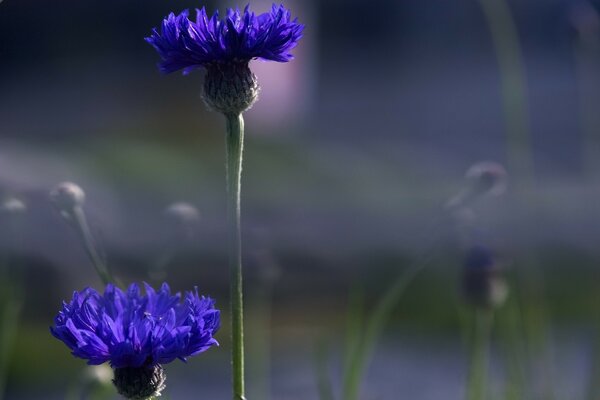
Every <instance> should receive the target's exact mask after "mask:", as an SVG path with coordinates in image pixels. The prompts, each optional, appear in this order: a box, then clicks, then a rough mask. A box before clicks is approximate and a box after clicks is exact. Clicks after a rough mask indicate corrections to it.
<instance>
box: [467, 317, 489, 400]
mask: <svg viewBox="0 0 600 400" xmlns="http://www.w3.org/2000/svg"><path fill="white" fill-rule="evenodd" d="M492 320H493V311H492V310H491V309H483V308H477V309H476V310H475V318H474V321H473V322H474V323H473V325H474V326H473V327H474V332H473V338H472V344H471V365H470V369H469V382H468V386H467V400H485V399H486V398H487V378H488V367H489V353H490V339H491V331H492Z"/></svg>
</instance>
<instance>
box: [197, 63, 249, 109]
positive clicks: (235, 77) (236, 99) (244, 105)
mask: <svg viewBox="0 0 600 400" xmlns="http://www.w3.org/2000/svg"><path fill="white" fill-rule="evenodd" d="M259 90H260V88H259V86H258V82H257V80H256V76H255V75H254V74H253V73H252V71H250V67H249V66H248V62H245V61H243V62H225V63H214V64H210V65H207V66H206V78H205V80H204V96H203V98H204V101H205V102H206V104H207V105H208V107H209V108H210V109H212V110H214V111H218V112H220V113H223V114H232V115H237V114H240V113H242V112H244V111H246V110H248V109H249V108H250V107H252V105H253V104H254V102H256V100H257V98H258V92H259Z"/></svg>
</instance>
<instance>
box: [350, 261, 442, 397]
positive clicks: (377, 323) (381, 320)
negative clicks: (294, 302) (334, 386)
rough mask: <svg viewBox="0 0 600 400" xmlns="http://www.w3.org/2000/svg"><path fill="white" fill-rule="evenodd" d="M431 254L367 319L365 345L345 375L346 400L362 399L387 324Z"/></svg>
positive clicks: (409, 271) (393, 287) (398, 280)
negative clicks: (365, 375)
mask: <svg viewBox="0 0 600 400" xmlns="http://www.w3.org/2000/svg"><path fill="white" fill-rule="evenodd" d="M430 256H431V255H423V256H422V257H419V258H418V259H417V260H415V262H414V263H413V264H411V265H410V266H409V267H408V268H407V269H406V270H405V271H404V272H403V273H402V274H400V275H399V276H398V278H396V280H395V281H394V282H393V283H392V285H391V286H390V287H389V288H388V290H387V291H386V292H385V294H384V295H383V296H382V297H381V298H380V299H379V301H378V303H377V305H376V306H375V309H374V311H373V313H372V314H371V316H370V318H369V319H368V320H367V326H366V328H365V334H364V338H363V342H362V345H361V346H359V347H358V348H357V350H356V351H355V352H354V354H352V355H351V357H352V358H351V359H350V360H349V361H348V366H347V370H346V373H345V376H344V381H345V382H344V400H356V399H358V397H359V392H360V384H361V380H362V379H361V378H362V375H363V373H364V370H365V368H366V366H367V363H368V360H369V356H370V355H371V353H372V352H373V349H374V347H375V345H376V344H377V339H378V338H379V336H380V334H381V332H382V331H383V328H384V327H385V324H386V323H387V322H388V320H389V319H390V316H391V314H392V312H393V311H394V307H395V306H396V305H397V304H398V302H399V301H400V299H401V298H402V295H403V294H404V291H405V290H406V288H407V287H408V285H409V284H410V283H411V282H412V281H413V280H414V278H415V277H416V276H417V275H418V274H419V272H420V271H421V270H422V269H423V267H424V266H425V265H427V262H428V261H429V257H430Z"/></svg>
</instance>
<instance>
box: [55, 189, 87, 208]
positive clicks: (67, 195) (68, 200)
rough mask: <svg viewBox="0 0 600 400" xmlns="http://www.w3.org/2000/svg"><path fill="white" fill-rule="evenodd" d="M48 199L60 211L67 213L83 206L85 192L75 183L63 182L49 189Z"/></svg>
mask: <svg viewBox="0 0 600 400" xmlns="http://www.w3.org/2000/svg"><path fill="white" fill-rule="evenodd" d="M50 200H51V201H52V203H53V204H54V206H55V207H56V208H57V209H58V210H59V211H60V212H61V213H69V212H71V211H72V210H73V209H75V208H76V207H81V206H83V203H84V202H85V192H84V191H83V189H81V187H79V186H78V185H77V184H75V183H72V182H63V183H59V184H58V185H56V186H55V187H54V188H53V189H52V190H51V191H50Z"/></svg>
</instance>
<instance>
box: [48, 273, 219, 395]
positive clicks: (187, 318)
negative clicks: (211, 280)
mask: <svg viewBox="0 0 600 400" xmlns="http://www.w3.org/2000/svg"><path fill="white" fill-rule="evenodd" d="M214 303H215V302H214V300H212V299H211V298H209V297H204V296H199V295H198V290H197V289H196V290H194V291H193V292H186V293H185V294H184V296H183V301H182V296H181V294H180V293H176V294H174V295H172V294H171V290H170V288H169V285H167V284H166V283H163V285H162V286H161V288H160V290H158V291H155V290H154V289H153V288H152V287H151V286H150V285H148V284H145V294H142V292H141V290H140V287H139V286H138V285H137V284H135V283H134V284H132V285H131V286H129V288H128V289H127V291H123V290H121V289H119V288H118V287H116V286H114V285H112V284H108V285H107V286H106V289H105V290H104V294H101V293H99V292H97V291H96V290H94V289H92V288H89V287H88V288H85V289H83V290H82V291H80V292H77V291H76V292H74V293H73V298H72V299H71V301H70V302H68V303H67V302H63V307H62V310H61V311H60V312H59V313H58V315H57V316H56V318H55V319H54V326H52V327H51V328H50V331H51V332H52V335H54V337H56V338H57V339H59V340H61V341H62V342H64V343H65V344H66V345H67V347H69V349H71V351H72V354H73V355H74V356H75V357H79V358H82V359H85V360H87V361H88V364H90V365H99V364H103V363H105V362H108V363H110V366H111V367H112V368H113V370H114V379H113V382H114V384H115V386H116V388H117V390H118V392H119V393H120V394H121V395H123V396H124V397H126V398H128V399H150V398H153V397H157V396H160V394H161V391H162V390H163V389H164V387H165V374H164V370H163V368H162V365H163V364H167V363H170V362H171V361H174V360H175V359H176V358H178V359H180V360H182V361H185V360H186V358H187V357H191V356H194V355H196V354H199V353H202V352H204V351H206V350H208V349H209V348H210V347H212V346H215V345H218V343H217V341H216V340H215V339H214V337H213V335H214V334H215V333H216V332H217V331H218V329H219V324H220V312H219V310H217V309H215V307H214Z"/></svg>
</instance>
